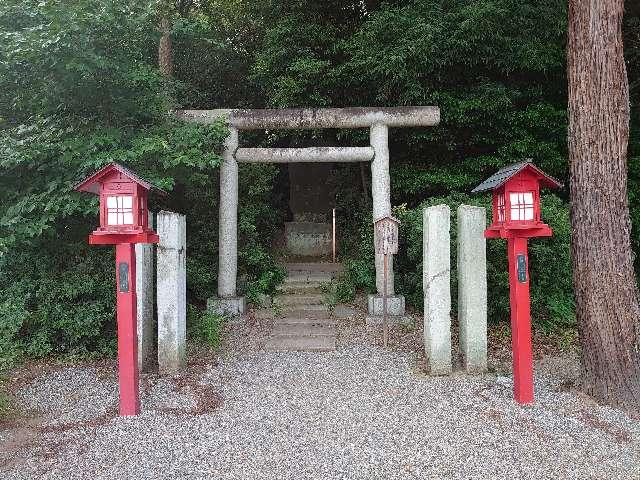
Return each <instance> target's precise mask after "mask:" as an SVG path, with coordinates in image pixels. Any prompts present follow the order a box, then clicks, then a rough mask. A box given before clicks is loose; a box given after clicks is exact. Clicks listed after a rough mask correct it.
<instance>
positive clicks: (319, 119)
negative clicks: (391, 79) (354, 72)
mask: <svg viewBox="0 0 640 480" xmlns="http://www.w3.org/2000/svg"><path fill="white" fill-rule="evenodd" d="M173 113H174V115H176V117H178V118H179V119H181V120H184V121H189V122H196V123H205V124H208V123H213V122H215V121H217V120H218V119H219V118H220V117H226V118H227V119H228V121H229V124H230V125H231V126H232V127H235V128H238V129H240V130H264V129H298V128H303V129H308V128H368V127H370V126H372V125H375V124H377V123H381V124H385V125H389V126H390V127H429V126H435V125H438V124H439V123H440V109H439V108H438V107H432V106H407V107H348V108H280V109H243V110H239V109H227V108H224V109H222V108H221V109H216V110H175V111H174V112H173Z"/></svg>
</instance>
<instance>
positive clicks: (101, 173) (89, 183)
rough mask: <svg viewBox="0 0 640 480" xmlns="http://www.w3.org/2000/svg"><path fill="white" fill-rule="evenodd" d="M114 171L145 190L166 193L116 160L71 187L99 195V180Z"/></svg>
mask: <svg viewBox="0 0 640 480" xmlns="http://www.w3.org/2000/svg"><path fill="white" fill-rule="evenodd" d="M114 172H118V173H121V174H122V175H124V176H125V177H127V178H129V179H130V180H131V181H133V182H135V183H137V184H138V185H140V186H141V187H142V188H144V189H145V190H148V191H153V192H157V193H160V194H162V195H166V192H165V191H164V190H162V189H160V188H158V187H156V186H155V185H153V184H152V183H150V182H148V181H146V180H144V179H142V178H140V177H139V176H138V175H136V174H135V173H133V172H132V171H131V170H129V169H128V168H127V167H124V166H122V165H120V164H119V163H116V162H111V163H109V164H107V165H105V166H104V167H102V168H101V169H100V170H98V171H97V172H95V173H93V174H92V175H89V176H88V177H87V178H85V179H84V180H82V181H81V182H80V183H78V184H76V185H75V186H74V187H73V189H74V190H76V191H78V192H87V193H93V194H95V195H99V194H100V185H99V183H100V180H102V179H103V178H104V177H106V176H108V175H111V174H112V173H114Z"/></svg>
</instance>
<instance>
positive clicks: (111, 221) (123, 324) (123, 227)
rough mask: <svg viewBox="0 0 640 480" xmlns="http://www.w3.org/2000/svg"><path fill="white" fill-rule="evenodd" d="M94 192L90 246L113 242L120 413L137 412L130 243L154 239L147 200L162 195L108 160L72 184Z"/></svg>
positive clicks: (132, 248) (132, 247) (133, 269)
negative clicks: (95, 216)
mask: <svg viewBox="0 0 640 480" xmlns="http://www.w3.org/2000/svg"><path fill="white" fill-rule="evenodd" d="M75 190H77V191H79V192H88V193H93V194H95V195H99V196H100V226H99V227H98V228H97V229H96V230H95V231H94V232H93V233H92V234H91V235H89V243H90V244H92V245H115V246H116V300H117V309H116V317H117V321H118V371H119V384H120V415H137V414H138V413H140V391H139V382H138V338H137V325H136V324H137V300H136V251H135V244H136V243H157V242H158V240H159V239H158V235H157V234H156V233H155V232H154V231H153V230H151V229H150V228H149V214H148V210H147V198H148V195H149V192H150V191H151V190H156V191H158V192H161V193H164V192H162V191H161V190H159V189H157V188H155V187H153V186H152V185H151V184H150V183H148V182H146V181H144V180H142V179H141V178H139V177H138V176H137V175H136V174H134V173H133V172H132V171H130V170H128V169H126V168H125V167H123V166H122V165H119V164H117V163H110V164H109V165H107V166H105V167H103V168H101V169H100V170H98V171H97V172H96V173H94V174H93V175H91V176H90V177H88V178H87V179H86V180H83V181H82V182H80V183H79V184H77V185H76V186H75Z"/></svg>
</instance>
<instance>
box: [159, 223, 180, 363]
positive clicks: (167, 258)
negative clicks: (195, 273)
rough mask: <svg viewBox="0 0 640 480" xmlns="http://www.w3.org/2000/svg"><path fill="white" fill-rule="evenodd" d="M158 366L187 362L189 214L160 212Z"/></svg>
mask: <svg viewBox="0 0 640 480" xmlns="http://www.w3.org/2000/svg"><path fill="white" fill-rule="evenodd" d="M157 223H158V227H157V231H158V235H159V236H160V242H159V243H158V272H157V276H158V279H157V284H158V291H157V298H158V367H159V370H160V372H161V373H173V372H177V371H178V370H180V369H181V368H182V367H184V365H185V356H186V355H185V353H186V333H187V330H186V327H187V264H186V257H187V255H186V253H187V252H186V249H187V233H186V227H187V225H186V217H185V216H184V215H180V214H178V213H173V212H164V211H163V212H160V213H158V222H157Z"/></svg>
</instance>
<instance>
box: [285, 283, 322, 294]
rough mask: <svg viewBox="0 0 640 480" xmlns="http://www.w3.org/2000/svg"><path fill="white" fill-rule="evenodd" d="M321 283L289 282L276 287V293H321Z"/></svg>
mask: <svg viewBox="0 0 640 480" xmlns="http://www.w3.org/2000/svg"><path fill="white" fill-rule="evenodd" d="M323 285H324V283H322V282H289V283H284V284H282V285H280V286H279V287H278V293H322V289H323Z"/></svg>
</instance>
